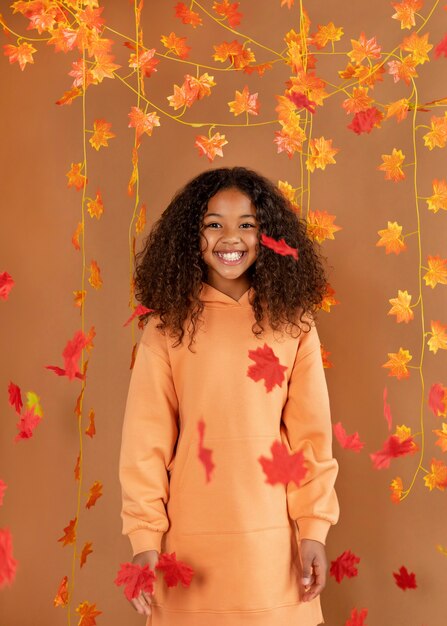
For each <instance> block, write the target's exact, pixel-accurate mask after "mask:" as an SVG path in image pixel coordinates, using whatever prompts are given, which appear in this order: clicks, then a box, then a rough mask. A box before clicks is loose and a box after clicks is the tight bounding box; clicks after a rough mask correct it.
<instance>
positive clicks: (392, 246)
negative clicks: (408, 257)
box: [376, 222, 407, 254]
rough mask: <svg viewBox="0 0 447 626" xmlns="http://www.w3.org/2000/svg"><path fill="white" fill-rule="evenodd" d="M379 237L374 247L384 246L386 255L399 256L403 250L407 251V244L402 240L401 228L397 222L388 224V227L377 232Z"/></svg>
mask: <svg viewBox="0 0 447 626" xmlns="http://www.w3.org/2000/svg"><path fill="white" fill-rule="evenodd" d="M377 233H378V234H379V235H380V239H379V241H378V242H377V243H376V246H384V247H385V252H386V254H390V253H391V252H394V254H400V253H401V252H402V251H403V250H406V249H407V244H406V243H405V241H404V240H403V238H402V235H401V233H402V226H401V225H400V224H398V223H397V222H388V227H387V228H384V229H382V230H378V231H377Z"/></svg>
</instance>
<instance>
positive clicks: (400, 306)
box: [387, 289, 414, 324]
mask: <svg viewBox="0 0 447 626" xmlns="http://www.w3.org/2000/svg"><path fill="white" fill-rule="evenodd" d="M411 297H412V296H411V295H410V294H409V293H408V291H407V290H405V291H401V290H400V289H398V290H397V298H390V299H389V300H388V302H389V303H390V304H392V305H393V306H392V307H391V309H390V310H389V311H388V313H387V315H395V316H396V322H397V323H400V322H405V323H406V324H408V322H409V321H411V320H412V319H414V313H413V311H412V310H411V308H410V302H411Z"/></svg>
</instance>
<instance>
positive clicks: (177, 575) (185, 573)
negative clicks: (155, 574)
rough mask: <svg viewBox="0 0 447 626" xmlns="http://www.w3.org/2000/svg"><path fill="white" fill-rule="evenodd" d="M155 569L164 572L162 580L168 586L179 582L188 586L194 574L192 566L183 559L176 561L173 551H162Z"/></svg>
mask: <svg viewBox="0 0 447 626" xmlns="http://www.w3.org/2000/svg"><path fill="white" fill-rule="evenodd" d="M155 569H157V570H158V569H159V570H161V571H162V572H164V581H165V583H166V585H167V586H168V587H176V586H177V585H178V583H179V582H180V583H182V585H183V587H189V585H190V584H191V580H192V577H193V576H194V570H193V568H192V567H190V566H189V565H187V564H186V563H184V562H183V561H177V558H176V556H175V552H172V553H171V554H168V553H167V552H162V553H161V554H160V556H159V559H158V562H157V564H156V565H155Z"/></svg>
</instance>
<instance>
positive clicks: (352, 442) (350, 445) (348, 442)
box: [332, 422, 365, 452]
mask: <svg viewBox="0 0 447 626" xmlns="http://www.w3.org/2000/svg"><path fill="white" fill-rule="evenodd" d="M332 428H333V431H334V435H335V437H336V438H337V441H338V443H339V444H340V445H341V447H342V448H345V449H347V450H353V451H354V452H360V450H361V449H362V448H363V446H364V445H365V442H364V441H360V435H359V434H358V432H355V433H353V434H352V435H347V434H346V430H345V429H344V428H343V426H342V423H341V422H337V423H336V424H333V426H332Z"/></svg>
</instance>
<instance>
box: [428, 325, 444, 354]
mask: <svg viewBox="0 0 447 626" xmlns="http://www.w3.org/2000/svg"><path fill="white" fill-rule="evenodd" d="M430 326H431V332H429V333H428V334H429V335H431V337H430V339H429V340H428V341H427V344H428V348H429V350H430V352H434V354H436V353H437V351H438V350H440V349H441V350H447V333H446V330H447V324H441V322H440V321H439V320H437V321H434V320H430Z"/></svg>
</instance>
